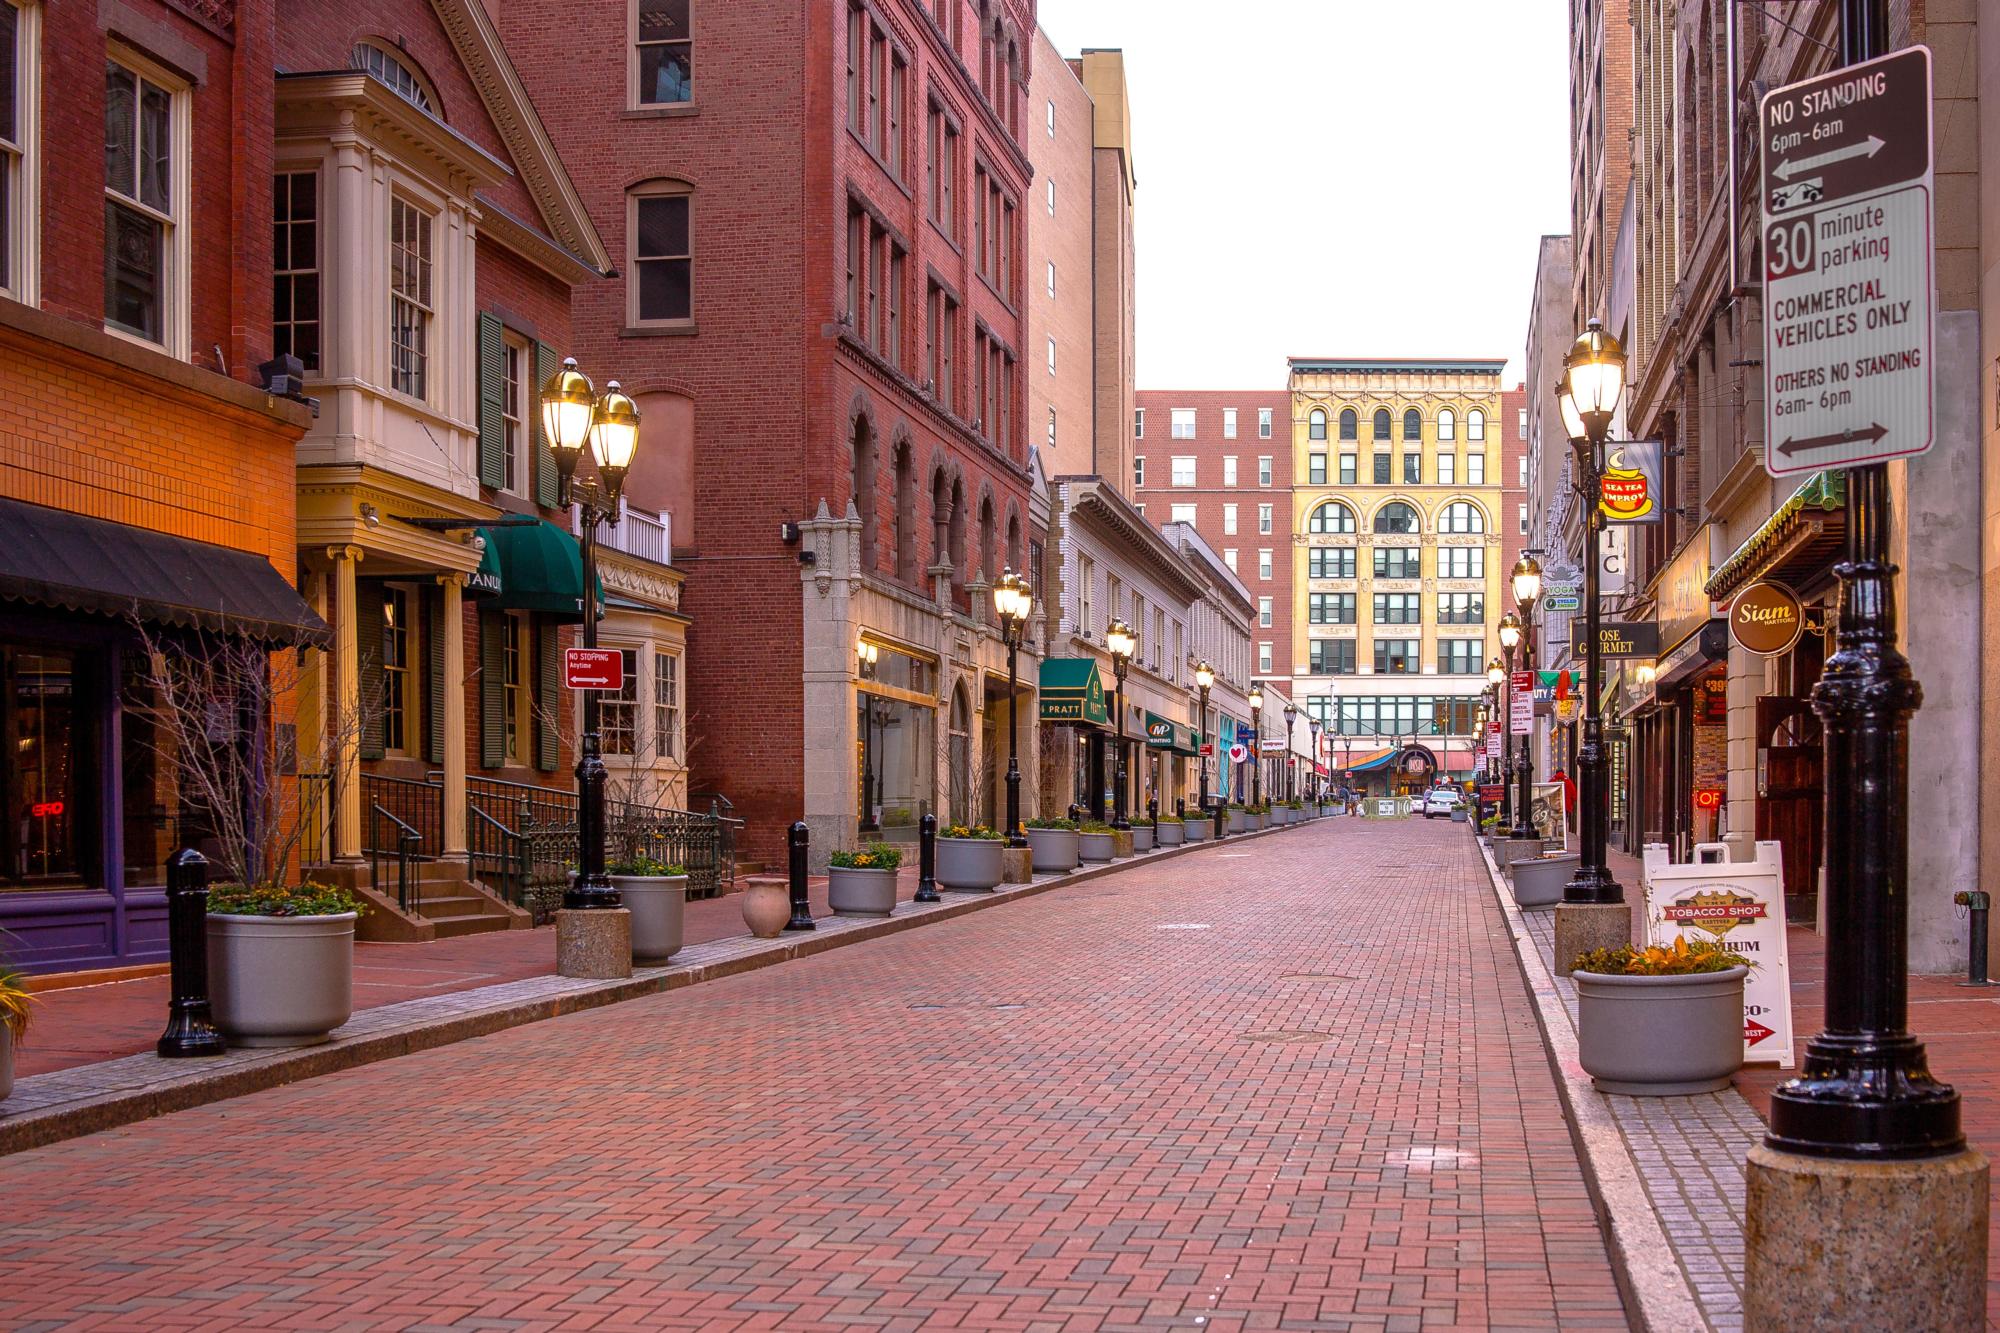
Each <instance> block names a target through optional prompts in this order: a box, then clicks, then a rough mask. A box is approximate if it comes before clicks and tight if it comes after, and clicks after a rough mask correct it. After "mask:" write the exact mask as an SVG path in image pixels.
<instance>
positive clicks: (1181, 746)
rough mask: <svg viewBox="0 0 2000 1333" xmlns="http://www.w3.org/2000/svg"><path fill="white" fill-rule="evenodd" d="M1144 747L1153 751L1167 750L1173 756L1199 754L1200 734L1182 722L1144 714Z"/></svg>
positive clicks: (1149, 713) (1153, 714)
mask: <svg viewBox="0 0 2000 1333" xmlns="http://www.w3.org/2000/svg"><path fill="white" fill-rule="evenodd" d="M1146 746H1147V748H1148V749H1153V750H1168V751H1171V752H1172V753H1174V754H1200V753H1201V733H1200V732H1198V731H1196V730H1195V729H1194V728H1192V727H1190V726H1188V725H1187V724H1186V723H1184V722H1176V721H1174V720H1173V719H1172V718H1170V717H1161V716H1160V715H1159V714H1158V713H1154V712H1148V713H1147V714H1146Z"/></svg>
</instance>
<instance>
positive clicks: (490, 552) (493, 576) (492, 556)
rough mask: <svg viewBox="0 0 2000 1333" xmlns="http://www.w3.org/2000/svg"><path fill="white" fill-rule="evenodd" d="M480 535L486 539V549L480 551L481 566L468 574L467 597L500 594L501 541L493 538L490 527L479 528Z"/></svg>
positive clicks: (466, 583) (466, 582)
mask: <svg viewBox="0 0 2000 1333" xmlns="http://www.w3.org/2000/svg"><path fill="white" fill-rule="evenodd" d="M479 535H480V536H481V537H483V538H485V539H486V549H485V550H484V551H482V552H480V555H479V568H477V569H475V570H473V571H472V573H470V574H469V575H467V576H466V579H465V595H466V596H467V597H498V596H499V595H500V586H501V581H500V543H498V542H496V541H494V540H493V532H492V530H491V529H490V528H481V529H479Z"/></svg>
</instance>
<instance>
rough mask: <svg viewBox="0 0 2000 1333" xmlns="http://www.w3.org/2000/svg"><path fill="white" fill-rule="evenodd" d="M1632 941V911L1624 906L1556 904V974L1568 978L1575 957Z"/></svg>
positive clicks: (1622, 904)
mask: <svg viewBox="0 0 2000 1333" xmlns="http://www.w3.org/2000/svg"><path fill="white" fill-rule="evenodd" d="M1631 942H1632V909H1631V907H1630V906H1629V905H1628V904H1625V903H1573V902H1560V903H1557V904H1556V946H1555V952H1556V972H1557V974H1558V975H1560V976H1565V977H1566V976H1568V975H1569V973H1570V964H1571V963H1573V962H1575V961H1576V956H1577V955H1578V954H1581V953H1589V952H1590V951H1591V950H1593V949H1615V948H1617V947H1618V946H1619V945H1621V944H1630V943H1631Z"/></svg>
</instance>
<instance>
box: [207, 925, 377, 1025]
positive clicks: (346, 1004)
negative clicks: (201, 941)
mask: <svg viewBox="0 0 2000 1333" xmlns="http://www.w3.org/2000/svg"><path fill="white" fill-rule="evenodd" d="M355 916H356V914H355V913H353V912H341V913H338V914H336V915H332V916H229V915H225V914H222V913H213V912H212V913H210V914H209V917H208V989H209V1003H210V1009H211V1011H212V1012H213V1013H214V1015H215V1025H216V1026H217V1027H218V1028H221V1029H222V1034H223V1036H225V1037H226V1038H228V1040H229V1044H230V1045H231V1046H313V1045H317V1044H318V1043H320V1042H323V1041H326V1040H327V1039H328V1038H330V1037H332V1036H333V1030H334V1029H335V1028H337V1027H339V1026H340V1025H341V1024H342V1023H345V1022H346V1021H347V1020H348V1019H349V1018H350V1017H352V1016H353V1014H354V920H355Z"/></svg>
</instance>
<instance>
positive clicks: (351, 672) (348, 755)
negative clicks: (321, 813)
mask: <svg viewBox="0 0 2000 1333" xmlns="http://www.w3.org/2000/svg"><path fill="white" fill-rule="evenodd" d="M361 555H362V552H361V548H360V547H359V546H329V547H327V548H326V558H327V559H328V560H331V561H332V562H333V626H334V629H333V645H334V646H333V653H334V677H335V689H336V691H337V693H336V697H335V699H334V706H333V717H332V719H331V725H332V727H333V744H334V755H333V773H334V777H333V781H334V785H335V786H336V788H338V795H339V799H338V800H337V801H336V802H335V804H334V812H333V859H334V860H335V861H337V862H346V863H348V864H358V863H359V862H360V861H361V723H360V718H361V643H360V639H359V637H358V629H359V627H358V626H357V624H356V623H355V613H354V603H355V591H354V574H355V567H356V566H358V565H359V564H360V563H361Z"/></svg>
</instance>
